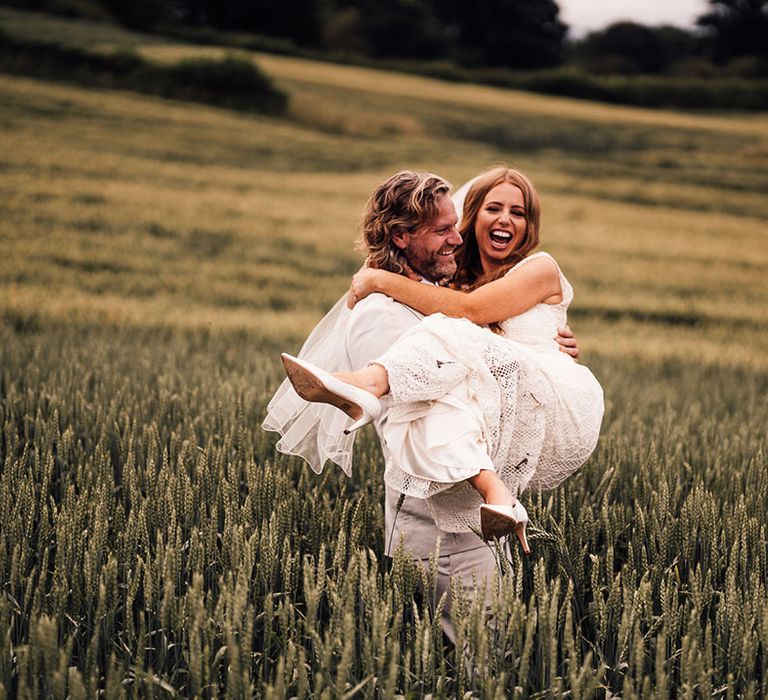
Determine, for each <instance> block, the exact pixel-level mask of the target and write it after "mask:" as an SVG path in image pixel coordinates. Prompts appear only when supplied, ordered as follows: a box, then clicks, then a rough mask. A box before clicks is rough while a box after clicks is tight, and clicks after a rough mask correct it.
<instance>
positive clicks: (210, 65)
mask: <svg viewBox="0 0 768 700" xmlns="http://www.w3.org/2000/svg"><path fill="white" fill-rule="evenodd" d="M0 71H3V72H6V73H16V74H21V75H33V76H38V77H43V78H48V79H55V80H64V81H67V82H75V83H80V84H84V85H95V86H98V87H113V88H122V89H129V90H137V91H139V92H146V93H149V94H153V95H161V96H163V97H172V98H177V99H184V100H193V101H199V102H211V103H214V104H216V105H220V106H225V107H233V108H236V109H247V110H253V111H259V112H267V113H281V112H283V111H285V108H286V106H287V103H288V99H287V96H286V95H285V93H284V92H282V91H281V90H279V89H278V88H276V87H275V86H274V85H273V84H272V81H271V80H270V79H269V78H268V77H267V76H266V75H265V74H264V73H262V72H261V71H260V70H259V69H258V67H257V66H256V65H255V64H254V63H253V62H252V61H250V60H245V59H242V58H237V57H234V56H226V57H224V58H223V59H205V58H199V59H188V60H182V61H181V62H180V63H178V64H175V65H170V66H167V65H158V64H154V63H152V62H150V61H147V60H146V59H144V58H142V57H141V56H140V55H139V54H138V53H136V51H134V50H133V49H130V48H125V47H118V48H117V49H115V50H114V51H113V52H112V53H111V54H105V53H95V52H92V51H87V50H84V49H80V48H76V47H71V46H60V45H58V44H55V43H47V42H39V41H29V40H23V39H18V38H14V37H12V36H10V35H9V34H7V33H6V32H4V31H2V30H0Z"/></svg>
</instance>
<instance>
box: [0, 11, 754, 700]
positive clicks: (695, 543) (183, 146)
mask: <svg viewBox="0 0 768 700" xmlns="http://www.w3.org/2000/svg"><path fill="white" fill-rule="evenodd" d="M0 15H2V17H3V18H6V17H7V16H8V15H7V14H5V13H0ZM25 21H28V20H25ZM38 21H40V22H42V19H39V20H38ZM41 27H42V25H41ZM43 30H44V31H48V32H50V34H49V36H53V37H57V38H58V37H60V36H65V35H66V36H68V37H70V38H72V37H75V39H76V40H78V41H80V42H82V43H83V44H84V45H91V44H95V43H96V42H97V41H106V38H105V35H104V26H103V25H78V26H77V27H73V26H72V25H71V24H69V23H53V22H51V23H50V24H45V26H44V27H42V28H41V29H40V31H43ZM113 31H115V32H116V33H115V34H112V35H110V37H109V41H110V46H112V45H120V44H125V43H128V42H127V39H132V40H136V37H137V35H134V34H131V35H128V34H126V33H122V34H120V33H119V32H118V30H114V28H113ZM68 32H69V33H68ZM89 32H92V33H89ZM153 41H154V42H155V43H153ZM141 42H142V43H141V50H142V54H144V52H147V55H152V58H153V60H156V61H158V62H160V61H164V62H165V63H166V64H172V63H173V62H174V61H178V60H179V59H180V58H181V57H183V56H192V55H193V49H190V47H183V46H179V45H178V44H167V45H158V42H157V39H156V38H155V39H154V40H153V39H151V38H147V37H142V38H141ZM151 51H154V52H155V53H153V54H150V52H151ZM196 51H198V52H200V53H198V54H197V55H207V56H211V55H213V52H209V53H205V51H210V50H209V49H206V50H205V51H204V50H203V49H199V48H198V49H196ZM133 56H134V54H131V53H130V52H128V53H127V54H125V55H124V56H123V57H122V60H124V61H126V62H127V63H128V64H130V63H131V61H132V60H133ZM262 60H263V61H264V63H265V66H266V67H267V68H268V70H269V73H270V75H274V76H275V78H276V79H279V80H280V81H281V83H283V84H285V85H287V86H288V88H289V89H290V90H291V93H292V96H293V103H292V106H291V111H290V113H289V114H290V116H289V117H288V118H285V119H276V118H272V117H270V118H267V117H264V116H261V115H258V114H252V113H244V112H240V113H237V112H232V111H227V110H221V109H212V108H209V107H207V106H205V105H201V104H184V103H182V102H167V101H162V100H157V99H153V98H149V97H146V96H143V95H140V94H135V93H128V92H119V91H93V90H86V89H82V88H80V87H77V86H72V85H62V84H60V83H46V82H44V81H41V80H32V79H28V78H23V77H15V76H9V75H0V99H1V100H2V104H3V110H2V112H1V113H0V121H1V122H2V127H3V128H2V129H0V153H2V156H1V157H0V240H2V251H3V255H2V256H1V257H0V630H2V636H3V645H2V649H0V697H3V696H7V697H19V698H38V697H67V696H70V697H95V696H97V695H98V694H99V693H102V694H103V695H104V696H105V697H108V698H118V697H126V696H128V697H165V696H182V697H184V696H189V697H195V696H196V697H214V696H215V697H227V696H229V697H243V696H253V697H272V698H283V697H293V696H295V697H340V696H342V697H343V696H345V695H346V696H348V697H393V696H396V695H398V694H402V695H403V696H405V697H426V696H429V695H431V696H432V697H433V698H440V697H444V698H449V697H450V698H453V697H478V698H485V697H489V698H490V697H536V696H538V697H550V696H551V697H554V696H562V695H566V696H568V697H585V698H587V697H589V698H591V697H598V698H599V697H609V696H616V695H620V696H622V697H627V698H629V697H653V696H656V697H713V696H714V697H721V696H725V697H727V696H729V695H730V696H732V697H739V696H743V697H761V696H766V695H768V658H767V657H766V649H767V648H768V637H766V634H767V633H768V632H767V631H768V611H767V610H766V580H767V578H768V563H767V562H766V553H767V552H768V543H767V542H766V539H767V532H766V525H765V517H764V515H765V503H766V500H768V480H767V479H766V464H767V463H768V459H766V453H767V450H768V446H767V445H766V434H765V426H766V424H768V408H767V407H766V403H765V396H766V392H768V374H767V373H766V372H767V371H768V362H767V361H766V354H765V347H766V343H768V281H767V280H768V277H767V276H766V274H765V270H766V265H768V259H767V258H766V252H765V246H764V242H765V221H766V220H768V203H767V202H766V199H765V196H764V192H765V190H766V186H767V183H768V168H766V164H765V158H764V154H765V153H766V144H768V129H766V126H765V124H764V120H760V119H757V118H755V117H753V116H751V115H739V116H734V115H730V116H712V115H709V116H703V115H690V114H680V113H672V112H663V111H650V110H639V109H631V110H630V109H625V108H616V107H612V106H606V105H598V104H589V103H585V102H579V101H575V100H563V99H556V98H544V97H540V96H536V95H531V94H524V93H520V92H512V91H505V90H493V89H489V88H477V87H475V86H466V85H460V84H450V85H449V84H446V83H445V82H439V81H431V80H426V79H423V78H416V77H413V76H403V75H402V74H387V73H385V72H383V71H370V70H363V69H359V68H358V69H352V68H350V67H348V66H345V67H340V66H331V65H328V64H321V63H313V62H310V61H298V60H296V59H295V58H291V59H287V58H279V57H275V56H265V57H263V58H262ZM393 104H397V105H398V108H397V109H393V108H392V105H393ZM502 159H503V160H506V161H508V162H512V163H516V164H517V165H519V166H520V167H523V168H524V169H525V170H527V171H528V172H529V173H530V174H531V176H532V177H533V179H534V181H535V182H536V183H537V185H538V186H539V189H540V191H541V194H542V199H543V203H544V217H545V218H544V222H545V223H544V228H543V232H542V236H543V244H542V246H543V247H544V248H545V249H547V250H549V251H551V252H552V253H553V254H554V255H555V256H556V257H557V259H558V261H559V262H560V263H561V264H562V266H563V268H564V269H565V270H566V271H567V274H568V276H569V278H571V279H572V281H573V282H574V286H575V288H576V292H577V297H576V301H575V305H574V308H573V313H572V314H571V318H572V321H573V324H574V326H575V329H576V331H577V333H578V334H579V340H580V344H581V346H582V351H583V359H584V361H585V362H586V363H587V364H588V365H589V366H590V367H591V368H592V369H594V371H595V373H596V374H597V376H598V377H599V378H600V380H601V382H602V384H603V386H604V387H605V391H606V397H607V401H608V409H607V414H606V420H605V423H604V427H603V433H602V438H601V442H600V445H599V447H598V450H597V452H596V454H595V455H594V457H593V459H592V460H591V461H590V463H589V464H588V465H586V466H585V467H584V468H583V469H582V470H581V471H580V472H579V473H578V474H577V475H575V476H574V477H573V478H572V479H570V480H569V481H567V482H566V483H565V484H564V485H563V486H562V487H561V488H559V489H558V490H556V491H554V492H552V493H546V494H542V495H537V494H533V493H527V494H524V496H523V498H524V502H525V504H526V506H527V507H528V510H529V512H530V513H531V516H532V522H533V528H532V529H533V532H532V537H531V540H532V544H533V548H534V553H533V555H532V557H531V558H530V559H523V558H521V556H520V555H519V553H518V552H517V550H515V552H514V553H513V555H512V558H513V561H512V565H511V566H510V567H505V568H504V569H503V570H501V571H500V575H499V578H498V579H497V580H496V581H494V582H492V586H491V592H490V599H491V605H492V609H493V611H494V622H492V623H491V622H489V620H488V618H487V616H486V614H485V610H484V609H483V606H482V604H481V603H480V602H479V598H476V599H475V600H474V601H472V600H469V599H467V598H465V597H463V596H461V595H460V596H459V599H458V600H457V601H455V605H454V608H453V611H452V616H453V620H454V623H455V626H456V629H457V631H458V635H459V640H460V643H459V646H458V647H457V648H456V649H451V648H447V647H446V646H445V645H444V643H443V639H442V636H441V632H440V629H439V625H438V622H437V617H438V610H437V608H436V606H435V605H431V604H430V603H432V602H433V601H430V600H429V599H428V598H427V597H425V595H424V591H425V590H430V588H431V585H432V581H433V577H434V564H432V566H431V567H430V568H428V569H427V570H422V569H421V568H420V567H416V566H414V564H413V563H412V562H411V561H410V560H409V559H408V558H407V557H405V556H403V555H402V554H398V556H397V557H396V558H395V560H394V561H393V562H392V563H391V566H388V565H387V563H386V562H385V561H383V559H382V556H381V553H382V551H383V538H384V536H385V533H384V532H383V524H382V523H383V515H382V501H383V493H382V490H383V484H382V480H381V468H382V465H381V460H380V456H379V448H378V445H377V443H376V440H375V438H374V436H373V434H372V433H369V434H365V433H364V434H363V435H360V436H358V440H357V444H356V452H355V478H354V479H353V480H347V479H346V478H345V477H344V476H343V475H341V474H340V473H339V472H338V470H336V469H335V468H333V467H331V468H329V469H328V470H327V471H326V472H325V473H324V474H322V475H320V476H317V475H314V474H313V473H311V472H310V471H308V470H307V468H306V467H305V465H304V464H303V463H300V462H298V461H297V460H293V459H288V458H286V457H284V456H281V455H280V454H279V453H277V452H276V450H275V447H274V436H273V435H270V434H267V433H264V432H263V431H262V430H261V429H260V427H259V425H260V422H261V420H262V417H263V414H264V410H265V405H266V402H267V401H268V399H269V397H270V396H271V394H272V392H273V391H274V389H275V387H276V386H277V385H278V383H279V381H280V380H281V373H280V372H279V362H278V360H277V358H278V352H279V351H280V350H287V351H294V350H296V348H297V347H298V345H299V343H300V342H301V341H302V339H303V338H304V337H306V334H307V333H308V331H309V330H310V329H311V327H312V326H313V324H314V323H315V322H316V321H317V319H318V318H319V317H320V316H321V314H322V313H323V311H324V310H325V309H327V308H328V307H329V306H330V305H331V304H332V303H333V301H335V299H336V298H337V297H338V296H339V294H341V292H342V291H343V289H344V288H345V285H346V282H347V280H348V278H349V275H350V274H351V273H352V272H354V270H355V269H357V267H358V266H359V264H360V257H359V255H357V254H355V253H354V252H353V250H352V245H353V241H354V238H355V224H356V221H357V218H358V215H359V211H360V208H361V207H362V204H363V202H364V201H365V198H366V197H367V196H368V195H369V194H370V191H371V190H372V189H373V187H374V186H375V185H376V184H377V183H378V182H380V181H381V180H382V179H383V178H384V177H385V176H386V175H388V174H390V173H391V172H393V171H395V170H397V169H399V168H401V167H406V166H410V167H423V168H429V169H430V170H433V171H437V172H440V173H444V174H445V175H446V176H447V177H449V178H450V179H451V180H452V181H453V182H455V183H456V184H459V183H461V182H462V181H463V180H465V179H466V178H468V177H469V176H471V175H473V174H475V173H476V172H478V171H480V170H481V169H482V168H484V167H486V166H487V165H488V164H490V163H493V162H495V161H498V160H502ZM457 649H458V650H459V651H458V652H457Z"/></svg>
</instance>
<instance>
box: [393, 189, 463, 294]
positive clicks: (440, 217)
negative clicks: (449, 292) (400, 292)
mask: <svg viewBox="0 0 768 700" xmlns="http://www.w3.org/2000/svg"><path fill="white" fill-rule="evenodd" d="M437 205H438V212H437V217H436V218H435V220H434V221H433V222H431V223H429V224H425V225H424V226H421V227H420V228H418V229H416V230H415V231H414V232H413V233H403V234H400V235H399V236H398V237H397V238H394V239H393V240H394V243H395V245H397V246H398V247H399V248H400V249H401V250H402V251H403V254H404V256H405V259H406V260H407V261H408V264H409V265H410V266H411V268H413V270H414V271H415V272H417V273H419V274H420V275H421V276H422V277H425V278H426V279H428V280H430V281H431V282H441V281H447V280H450V279H451V278H452V277H453V276H454V275H455V274H456V249H457V248H458V247H459V246H460V245H461V236H460V235H459V231H458V229H457V227H456V225H457V223H458V217H457V216H456V209H455V208H454V206H453V202H452V201H451V198H450V197H449V196H448V195H447V194H446V195H443V196H441V197H440V198H439V199H438V200H437Z"/></svg>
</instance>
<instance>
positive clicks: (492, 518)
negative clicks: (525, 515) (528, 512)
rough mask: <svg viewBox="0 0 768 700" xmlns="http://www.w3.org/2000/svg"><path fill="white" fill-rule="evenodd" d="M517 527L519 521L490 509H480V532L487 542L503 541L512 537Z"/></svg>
mask: <svg viewBox="0 0 768 700" xmlns="http://www.w3.org/2000/svg"><path fill="white" fill-rule="evenodd" d="M516 527H517V520H515V519H514V518H510V517H507V516H506V515H504V514H503V513H499V512H497V511H495V510H491V509H490V508H481V509H480V532H482V533H483V537H485V539H487V540H492V539H494V538H496V539H501V538H502V537H507V536H508V535H511V534H512V533H513V532H514V531H515V528H516Z"/></svg>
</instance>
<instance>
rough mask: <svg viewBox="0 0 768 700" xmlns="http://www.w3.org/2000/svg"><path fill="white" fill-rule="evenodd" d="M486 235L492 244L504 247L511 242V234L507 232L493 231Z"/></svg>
mask: <svg viewBox="0 0 768 700" xmlns="http://www.w3.org/2000/svg"><path fill="white" fill-rule="evenodd" d="M488 235H489V236H490V239H491V240H492V241H493V242H494V243H498V244H499V245H506V244H507V243H509V242H510V241H511V240H512V234H511V233H510V232H509V231H499V230H494V231H490V232H489V234H488Z"/></svg>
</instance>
